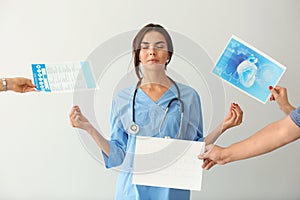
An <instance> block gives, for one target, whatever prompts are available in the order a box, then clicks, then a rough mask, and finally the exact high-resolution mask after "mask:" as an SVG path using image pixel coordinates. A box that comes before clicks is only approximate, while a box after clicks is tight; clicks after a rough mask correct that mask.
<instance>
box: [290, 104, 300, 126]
mask: <svg viewBox="0 0 300 200" xmlns="http://www.w3.org/2000/svg"><path fill="white" fill-rule="evenodd" d="M290 117H291V119H292V120H293V121H294V122H295V124H296V125H297V126H299V127H300V106H299V107H298V108H297V109H296V110H294V111H292V112H291V114H290Z"/></svg>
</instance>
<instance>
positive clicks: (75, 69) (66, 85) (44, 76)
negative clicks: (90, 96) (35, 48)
mask: <svg viewBox="0 0 300 200" xmlns="http://www.w3.org/2000/svg"><path fill="white" fill-rule="evenodd" d="M31 67H32V73H33V79H34V83H35V85H36V87H37V89H38V90H40V91H44V92H57V91H59V92H62V91H74V90H84V89H95V88H98V87H97V83H96V81H95V78H94V75H93V73H92V69H91V67H90V65H89V63H88V62H69V63H58V64H32V65H31Z"/></svg>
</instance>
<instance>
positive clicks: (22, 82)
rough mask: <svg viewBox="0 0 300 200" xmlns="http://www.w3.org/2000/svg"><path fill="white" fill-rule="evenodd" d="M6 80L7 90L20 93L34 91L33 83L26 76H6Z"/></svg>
mask: <svg viewBox="0 0 300 200" xmlns="http://www.w3.org/2000/svg"><path fill="white" fill-rule="evenodd" d="M6 81H7V90H12V91H15V92H20V93H24V92H31V91H36V89H35V85H34V84H33V83H32V82H31V80H30V79H28V78H23V77H15V78H6Z"/></svg>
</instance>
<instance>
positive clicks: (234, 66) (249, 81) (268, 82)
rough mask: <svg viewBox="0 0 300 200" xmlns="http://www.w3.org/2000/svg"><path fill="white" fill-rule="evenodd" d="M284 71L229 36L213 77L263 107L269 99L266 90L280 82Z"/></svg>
mask: <svg viewBox="0 0 300 200" xmlns="http://www.w3.org/2000/svg"><path fill="white" fill-rule="evenodd" d="M285 70H286V67H284V66H283V65H281V64H280V63H278V62H277V61H275V60H274V59H272V58H270V57H269V56H267V55H266V54H264V53H262V52H261V51H259V50H257V49H255V48H254V47H252V46H250V45H249V44H247V43H246V42H244V41H242V40H241V39H239V38H237V37H235V36H232V37H231V39H230V40H229V43H228V44H227V46H226V47H225V49H224V51H223V53H222V54H221V56H220V58H219V60H218V61H217V63H216V65H215V68H214V69H213V71H212V72H213V73H214V74H215V75H217V76H219V77H220V78H221V79H223V80H225V81H226V82H228V83H230V84H231V85H233V86H235V87H236V88H238V89H239V90H241V91H243V92H245V93H246V94H248V95H250V96H251V97H253V98H255V99H257V100H258V101H260V102H262V103H266V102H267V101H268V99H269V97H270V91H269V86H275V85H277V83H278V82H279V80H280V78H281V77H282V75H283V73H284V72H285Z"/></svg>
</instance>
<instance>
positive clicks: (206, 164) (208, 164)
mask: <svg viewBox="0 0 300 200" xmlns="http://www.w3.org/2000/svg"><path fill="white" fill-rule="evenodd" d="M215 165H216V163H215V162H214V161H212V160H209V159H206V160H205V161H204V163H203V165H202V168H203V169H206V170H209V169H210V168H212V167H213V166H215Z"/></svg>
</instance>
